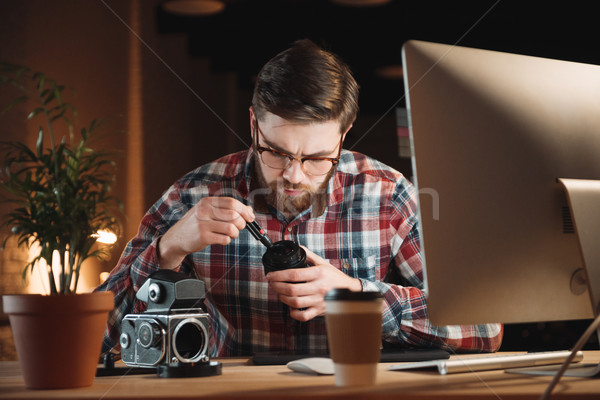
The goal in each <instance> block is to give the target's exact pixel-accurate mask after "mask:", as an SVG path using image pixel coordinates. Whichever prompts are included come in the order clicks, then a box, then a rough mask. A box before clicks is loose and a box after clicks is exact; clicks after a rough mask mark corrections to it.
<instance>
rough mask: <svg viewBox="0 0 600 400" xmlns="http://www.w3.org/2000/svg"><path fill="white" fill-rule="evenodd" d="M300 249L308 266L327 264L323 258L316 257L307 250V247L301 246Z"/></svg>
mask: <svg viewBox="0 0 600 400" xmlns="http://www.w3.org/2000/svg"><path fill="white" fill-rule="evenodd" d="M300 247H302V248H303V249H304V251H305V252H306V261H307V263H308V265H323V264H328V262H327V261H326V260H325V259H324V258H322V257H320V256H318V255H316V254H315V253H313V252H312V251H311V250H309V249H308V248H307V247H305V246H302V245H300Z"/></svg>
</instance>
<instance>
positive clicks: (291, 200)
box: [253, 153, 334, 219]
mask: <svg viewBox="0 0 600 400" xmlns="http://www.w3.org/2000/svg"><path fill="white" fill-rule="evenodd" d="M253 157H254V172H255V177H256V180H257V183H258V189H259V190H258V191H257V193H260V194H257V195H256V197H257V199H256V200H258V202H257V203H258V204H260V203H262V201H264V202H265V203H266V204H268V205H270V206H273V207H275V208H276V209H277V210H279V211H280V212H281V213H282V214H283V215H285V217H286V218H288V219H292V218H294V217H296V216H297V215H298V214H300V213H301V212H303V211H305V210H307V209H308V208H310V207H311V206H312V207H313V217H318V216H320V215H321V214H323V212H324V211H325V207H326V205H327V185H328V184H329V180H330V179H331V177H332V176H333V172H334V168H331V171H329V172H328V173H327V175H325V179H324V180H323V182H322V183H321V184H320V185H319V186H318V187H317V188H316V189H314V188H313V187H311V186H308V185H302V184H294V183H291V182H288V181H286V180H285V179H277V180H275V181H274V182H267V180H266V178H265V176H264V175H263V173H262V170H261V168H260V165H259V163H260V158H259V157H258V155H257V154H256V153H254V156H253ZM285 189H291V190H301V191H303V193H302V194H300V195H298V196H290V195H287V194H285V193H284V190H285ZM261 200H262V201H261Z"/></svg>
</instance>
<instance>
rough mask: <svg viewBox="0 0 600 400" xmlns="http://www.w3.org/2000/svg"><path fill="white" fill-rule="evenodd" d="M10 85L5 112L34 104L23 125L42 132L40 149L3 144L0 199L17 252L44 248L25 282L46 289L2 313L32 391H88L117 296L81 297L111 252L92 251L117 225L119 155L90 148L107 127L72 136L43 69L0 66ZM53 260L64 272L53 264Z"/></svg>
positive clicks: (69, 110) (11, 301)
mask: <svg viewBox="0 0 600 400" xmlns="http://www.w3.org/2000/svg"><path fill="white" fill-rule="evenodd" d="M7 86H10V87H13V88H15V90H17V92H18V93H19V95H18V96H16V98H15V99H14V101H13V102H12V103H11V104H10V105H9V106H8V107H7V108H6V109H5V111H7V110H13V112H14V109H15V106H17V105H18V104H19V105H20V106H19V107H20V108H21V109H22V107H23V103H25V104H26V105H29V104H30V103H32V104H34V105H33V106H31V110H30V111H28V113H27V119H28V120H29V121H31V122H32V123H35V122H38V121H39V126H40V127H39V129H37V132H38V135H37V143H36V145H35V147H33V146H32V147H29V146H27V145H26V144H25V143H23V142H2V143H0V154H1V156H0V157H2V158H1V167H2V169H1V171H0V196H1V199H2V201H4V202H8V203H9V204H11V205H12V206H14V207H13V208H12V210H11V211H10V212H9V213H8V214H7V215H5V216H4V217H3V220H2V222H3V223H4V224H5V225H7V226H8V227H9V228H10V230H11V234H12V235H13V236H15V237H16V238H17V242H18V244H19V246H27V247H31V246H34V245H36V246H38V247H39V249H40V252H39V255H37V256H35V257H34V258H33V260H32V261H31V262H29V263H28V264H27V265H26V266H25V267H24V271H23V277H26V275H27V272H28V271H33V270H34V269H35V268H36V267H37V268H45V269H46V271H47V273H48V280H49V291H50V293H49V295H27V294H26V295H22V294H21V295H4V296H3V307H4V312H5V313H6V314H7V315H8V316H9V320H10V324H11V329H12V331H13V337H14V340H15V346H16V348H17V356H18V358H19V362H20V365H21V368H22V372H23V377H24V380H25V385H26V386H27V387H28V388H32V389H47V388H69V387H82V386H89V385H91V384H92V383H93V380H94V376H95V371H96V367H97V365H98V356H99V354H100V347H101V341H102V335H103V332H104V328H105V325H106V319H107V317H108V312H109V311H110V310H111V309H112V308H113V305H114V300H113V297H112V293H110V292H98V293H83V294H81V293H76V291H77V285H78V281H79V276H80V272H81V267H82V265H83V262H84V261H85V260H86V259H88V258H90V257H96V258H102V257H103V256H104V255H105V254H106V253H105V251H106V249H105V248H99V247H98V246H95V245H94V244H95V241H96V234H97V232H98V231H100V230H112V231H113V232H118V231H119V228H120V223H119V219H118V217H117V216H116V214H115V211H117V210H118V209H119V207H120V202H119V200H118V199H117V198H115V197H114V196H113V195H112V194H111V191H110V190H111V184H112V183H113V180H114V170H115V164H114V161H112V159H111V157H112V156H113V154H112V153H111V152H108V151H105V150H99V149H95V148H93V147H92V146H93V145H94V144H96V143H97V142H96V140H97V134H98V132H99V130H98V128H99V127H100V126H101V122H99V121H96V120H94V121H92V122H91V123H90V124H89V126H87V127H84V128H82V129H80V130H79V132H78V134H77V135H76V134H75V125H76V109H75V107H74V106H73V105H72V104H70V103H68V102H66V101H64V99H63V92H64V89H65V86H63V85H59V84H57V83H56V82H55V81H54V80H52V79H50V78H48V77H47V76H45V75H44V74H43V73H40V72H33V71H31V70H30V69H28V68H25V67H21V66H14V65H10V64H0V87H3V88H6V87H7ZM57 129H61V132H57V131H56V130H57ZM5 243H6V240H5ZM56 258H57V259H58V260H59V265H60V272H58V273H56V272H55V271H53V268H52V265H53V260H54V262H56V260H55V259H56ZM36 335H41V337H36ZM80 340H83V342H81V341H80Z"/></svg>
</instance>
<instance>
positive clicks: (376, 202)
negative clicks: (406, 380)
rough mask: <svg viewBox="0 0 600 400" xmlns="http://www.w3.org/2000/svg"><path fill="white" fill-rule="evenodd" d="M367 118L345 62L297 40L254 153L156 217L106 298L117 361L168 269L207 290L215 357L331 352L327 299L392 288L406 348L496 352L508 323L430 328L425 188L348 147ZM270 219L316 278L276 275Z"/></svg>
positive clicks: (394, 317)
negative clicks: (423, 243)
mask: <svg viewBox="0 0 600 400" xmlns="http://www.w3.org/2000/svg"><path fill="white" fill-rule="evenodd" d="M357 112H358V85H357V84H356V82H355V80H354V78H353V77H352V74H351V72H350V70H349V68H348V67H347V65H345V64H344V63H343V62H342V61H341V60H340V59H339V58H338V57H337V56H336V55H334V54H332V53H330V52H327V51H325V50H323V49H321V48H319V47H318V46H316V45H315V44H314V43H312V42H310V41H308V40H302V41H299V42H296V43H295V44H294V45H293V46H292V47H291V48H289V49H288V50H286V51H284V52H282V53H280V54H278V55H277V56H275V57H274V58H273V59H271V60H270V61H269V62H268V63H267V64H266V65H265V66H264V67H263V69H262V70H261V72H260V73H259V76H258V79H257V82H256V86H255V89H254V95H253V99H252V106H251V107H250V128H251V133H252V141H253V144H252V148H251V149H249V150H247V151H243V152H239V153H235V154H231V155H228V156H225V157H223V158H221V159H218V160H216V161H214V162H212V163H210V164H208V165H204V166H201V167H199V168H198V169H196V170H195V171H192V172H191V173H189V174H187V175H186V176H184V177H183V178H182V179H180V180H179V181H177V182H176V183H175V184H174V185H173V186H172V187H171V188H170V189H169V190H168V191H167V192H166V193H165V194H164V195H163V196H162V198H161V199H160V200H159V201H158V202H157V203H156V204H155V205H154V206H153V207H152V208H151V209H150V210H149V212H148V213H147V214H146V216H145V217H144V218H143V220H142V223H141V227H140V230H139V233H138V235H137V236H136V237H135V238H134V239H133V240H132V241H131V242H130V243H129V244H128V246H127V248H126V249H125V251H124V253H123V255H122V257H121V260H120V261H119V263H118V265H117V266H116V268H115V269H114V270H113V271H112V273H111V275H110V276H109V278H108V279H107V280H106V282H105V283H103V284H102V285H101V286H100V287H99V288H98V290H112V291H113V292H114V293H115V303H116V309H115V310H114V311H113V312H112V313H111V315H110V318H109V324H108V329H107V335H106V337H105V342H104V350H105V351H106V350H108V349H110V348H111V347H113V346H116V345H117V344H118V338H119V333H120V329H119V328H120V320H121V319H122V318H123V316H124V315H125V314H128V313H132V312H133V313H139V312H142V311H143V310H144V304H143V303H141V302H139V301H138V300H136V299H135V292H136V291H137V290H138V289H139V287H140V286H141V285H142V284H143V283H144V281H145V280H146V278H147V277H148V276H149V275H150V274H151V273H152V272H154V271H157V270H159V269H160V268H169V269H176V270H179V271H182V272H186V273H191V272H192V270H193V271H194V272H195V273H196V274H197V276H199V277H200V279H202V280H203V281H204V282H205V283H206V288H207V296H206V299H205V306H206V309H207V311H208V312H209V313H210V315H211V323H212V327H211V330H212V331H211V334H210V346H211V347H210V348H211V351H210V355H211V356H234V355H249V354H252V353H254V352H261V351H289V352H301V353H308V352H324V351H326V349H327V337H326V330H325V322H324V318H323V314H324V310H325V308H324V295H325V293H326V292H327V291H329V290H330V289H332V288H348V289H350V290H353V291H361V290H365V291H379V292H381V293H382V294H383V296H384V305H385V308H384V311H383V337H382V340H383V341H384V342H386V343H391V344H396V345H401V346H418V347H440V348H445V349H450V350H452V351H495V350H497V348H498V347H499V345H500V342H501V337H502V327H501V326H500V325H497V324H489V325H478V326H463V327H436V326H432V325H431V324H430V323H429V321H428V318H427V304H426V301H425V295H424V293H423V271H422V257H421V254H420V247H419V229H418V225H417V216H416V191H415V188H414V187H413V186H412V185H411V184H410V182H408V181H407V180H406V179H405V178H404V177H403V176H402V175H401V174H400V173H399V172H397V171H395V170H393V169H391V168H390V167H388V166H386V165H383V164H381V163H379V162H377V161H376V160H374V159H371V158H369V157H367V156H365V155H362V154H359V153H356V152H350V151H346V150H342V144H343V141H344V137H345V135H346V134H347V132H348V130H349V129H350V128H351V126H352V123H353V122H354V120H355V118H356V114H357ZM254 220H256V221H257V222H258V223H259V224H260V225H261V226H262V227H263V228H264V229H265V230H266V232H267V233H268V235H269V236H270V237H271V238H272V239H273V240H274V241H275V240H282V239H287V240H294V241H297V242H298V243H299V244H300V245H302V246H303V247H304V249H305V250H306V253H307V262H308V264H309V266H308V267H307V268H299V269H289V270H282V271H276V272H271V273H269V274H268V275H266V276H265V274H264V271H263V265H262V261H261V258H262V255H263V253H264V251H265V248H264V246H263V245H262V244H261V243H260V242H259V241H257V240H256V239H254V238H253V237H252V236H251V234H250V233H249V231H248V230H247V229H245V227H246V223H247V222H251V221H254Z"/></svg>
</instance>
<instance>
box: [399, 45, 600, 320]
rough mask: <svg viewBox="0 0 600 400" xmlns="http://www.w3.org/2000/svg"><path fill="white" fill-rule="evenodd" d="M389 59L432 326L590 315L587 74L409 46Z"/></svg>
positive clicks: (595, 236) (592, 267)
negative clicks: (399, 92)
mask: <svg viewBox="0 0 600 400" xmlns="http://www.w3.org/2000/svg"><path fill="white" fill-rule="evenodd" d="M402 52H403V67H404V83H405V89H406V92H405V93H406V103H407V108H408V114H409V123H410V137H411V146H412V160H413V174H414V176H413V179H414V183H415V184H416V186H417V188H418V191H419V215H420V223H421V227H422V232H421V233H422V237H421V240H422V242H421V243H422V249H423V252H424V260H425V285H426V293H427V302H428V307H429V313H430V318H431V320H432V322H433V323H434V324H438V325H454V324H477V323H487V322H501V323H523V322H537V321H557V320H572V319H588V318H593V317H594V315H595V314H596V313H597V312H598V309H599V304H600V303H599V302H600V250H599V249H600V66H596V65H587V64H580V63H574V62H567V61H560V60H552V59H544V58H538V57H531V56H525V55H517V54H510V53H502V52H495V51H489V50H481V49H473V48H467V47H459V46H452V45H445V44H439V43H429V42H423V41H408V42H406V43H405V44H404V46H403V51H402ZM559 178H569V179H575V180H569V181H564V182H562V183H561V182H560V181H559V180H558V179H559ZM565 184H566V185H567V186H569V187H570V189H569V194H568V195H567V190H566V189H565V186H564V185H565ZM569 200H570V201H571V203H570V201H569ZM570 206H572V207H573V208H572V209H573V210H574V211H575V213H580V214H583V215H572V213H571V212H570V211H571V207H570ZM574 225H575V226H574ZM582 254H583V256H582ZM584 258H585V259H586V264H585V265H584V262H583V259H584ZM596 315H597V314H596Z"/></svg>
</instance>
